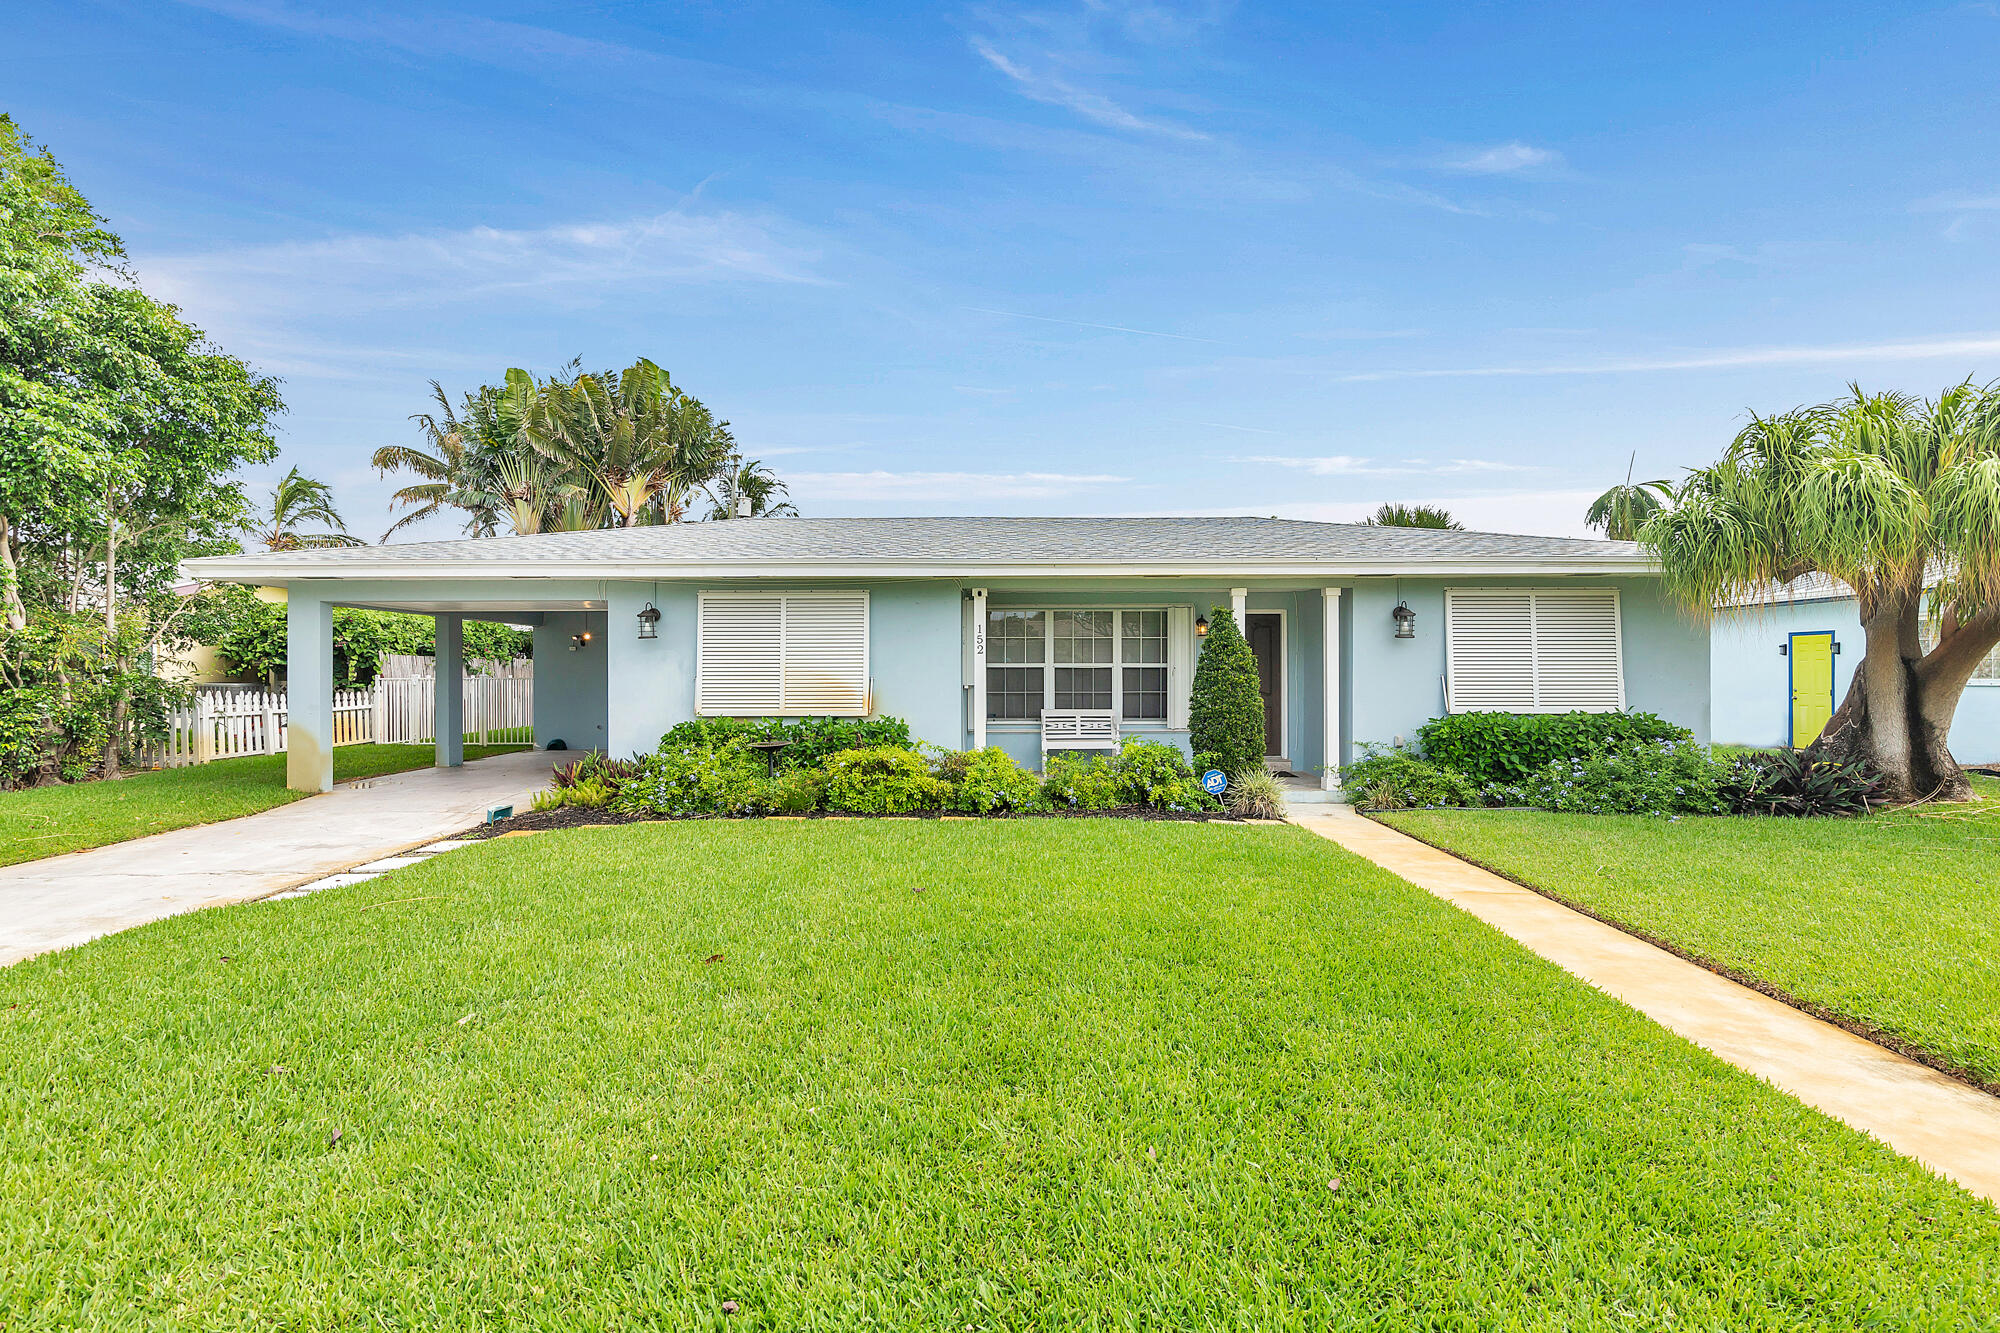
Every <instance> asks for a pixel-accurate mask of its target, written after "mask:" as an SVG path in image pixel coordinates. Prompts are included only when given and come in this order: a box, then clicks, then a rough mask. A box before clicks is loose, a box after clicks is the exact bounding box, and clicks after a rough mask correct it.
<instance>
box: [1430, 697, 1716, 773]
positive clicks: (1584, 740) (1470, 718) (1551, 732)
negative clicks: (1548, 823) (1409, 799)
mask: <svg viewBox="0 0 2000 1333" xmlns="http://www.w3.org/2000/svg"><path fill="white" fill-rule="evenodd" d="M1693 739H1694V735H1693V733H1692V732H1690V731H1688V730H1687V729H1686V728H1685V727H1677V726H1675V725H1674V724H1673V723H1671V722H1668V721H1665V720H1664V719H1661V718H1658V717H1655V716H1654V715H1653V714H1651V713H1451V714H1447V715H1446V716H1444V717H1438V718H1432V719H1431V720H1430V721H1429V722H1426V723H1424V725H1423V726H1421V727H1419V728H1418V729H1417V748H1418V749H1420V750H1421V751H1422V752H1423V755H1424V757H1425V758H1426V759H1429V760H1430V761H1431V762H1432V763H1434V764H1437V765H1438V766H1439V767H1442V768H1449V769H1452V770H1455V771H1456V772H1459V773H1463V774H1464V775H1465V776H1466V777H1468V778H1471V779H1472V780H1473V782H1474V783H1476V784H1478V785H1480V786H1485V785H1487V784H1489V783H1495V782H1520V781H1523V780H1524V779H1526V778H1527V777H1528V776H1529V775H1530V774H1533V773H1536V772H1539V771H1540V770H1541V769H1543V768H1546V767H1547V766H1548V765H1549V764H1551V763H1555V762H1558V761H1565V762H1566V761H1568V760H1572V759H1585V758H1588V757H1590V756H1591V755H1597V754H1605V753H1608V752H1610V751H1612V750H1622V749H1626V748H1628V747H1630V746H1633V745H1641V744H1657V743H1659V742H1661V741H1691V740H1693Z"/></svg>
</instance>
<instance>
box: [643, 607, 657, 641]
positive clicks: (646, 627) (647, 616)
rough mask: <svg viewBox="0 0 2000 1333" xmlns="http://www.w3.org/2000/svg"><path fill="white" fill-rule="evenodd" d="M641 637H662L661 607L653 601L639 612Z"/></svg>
mask: <svg viewBox="0 0 2000 1333" xmlns="http://www.w3.org/2000/svg"><path fill="white" fill-rule="evenodd" d="M639 637H640V638H642V639H657V638H659V637H660V609H659V608H658V607H657V606H654V605H653V604H652V603H651V602H648V603H646V609H645V610H644V611H641V612H640V613H639Z"/></svg>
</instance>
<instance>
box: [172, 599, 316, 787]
mask: <svg viewBox="0 0 2000 1333" xmlns="http://www.w3.org/2000/svg"><path fill="white" fill-rule="evenodd" d="M285 713H286V716H285V785H286V786H287V787H290V788H291V789H292V790H293V791H332V790H333V604H332V603H330V602H322V601H320V600H318V599H317V598H314V597H311V596H308V595H305V594H304V593H302V592H301V591H300V590H299V589H298V588H293V589H292V590H291V592H290V594H289V595H288V596H287V597H286V599H285ZM203 730H204V732H205V731H206V730H207V728H203Z"/></svg>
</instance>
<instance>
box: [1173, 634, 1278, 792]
mask: <svg viewBox="0 0 2000 1333" xmlns="http://www.w3.org/2000/svg"><path fill="white" fill-rule="evenodd" d="M1188 739H1189V742H1190V747H1189V748H1191V749H1192V750H1193V751H1194V752H1195V753H1196V754H1202V755H1208V754H1212V755H1213V756H1214V757H1215V759H1216V764H1215V767H1217V768H1219V769H1221V770H1222V771H1223V772H1225V773H1240V772H1242V771H1244V770H1245V769H1249V768H1254V767H1256V766H1257V765H1259V764H1261V763H1263V762H1264V700H1263V697H1262V696H1261V695H1260V694H1258V692H1257V655H1256V654H1255V653H1253V652H1251V651H1250V645H1249V644H1248V643H1247V642H1245V641H1244V638H1243V632H1242V630H1241V629H1239V628H1238V627H1237V624H1236V617H1235V616H1234V615H1233V614H1231V613H1230V610H1229V608H1228V607H1226V606H1218V607H1216V608H1215V609H1214V610H1213V611H1212V612H1211V613H1210V615H1209V620H1208V636H1207V637H1206V638H1204V639H1203V640H1202V644H1201V656H1200V657H1199V658H1198V659H1197V660H1196V662H1195V667H1194V689H1193V691H1192V693H1191V694H1190V695H1189V699H1188Z"/></svg>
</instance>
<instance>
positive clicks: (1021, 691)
mask: <svg viewBox="0 0 2000 1333" xmlns="http://www.w3.org/2000/svg"><path fill="white" fill-rule="evenodd" d="M1044 708H1055V709H1075V708H1108V709H1112V710H1114V711H1116V712H1117V713H1118V715H1119V716H1120V717H1123V718H1125V719H1126V720H1128V721H1137V722H1164V721H1165V720H1166V717H1167V613H1166V612H1165V611H1013V610H1008V611H989V612H988V613H987V618H986V716H987V717H988V718H989V719H991V720H993V721H1000V722H1005V721H1030V722H1032V721H1037V720H1039V719H1040V718H1041V716H1042V710H1043V709H1044Z"/></svg>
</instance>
